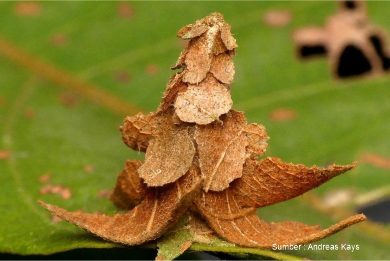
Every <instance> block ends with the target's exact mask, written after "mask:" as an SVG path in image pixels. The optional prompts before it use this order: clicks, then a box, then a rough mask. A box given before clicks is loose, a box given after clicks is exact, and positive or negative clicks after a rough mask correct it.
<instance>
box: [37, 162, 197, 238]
mask: <svg viewBox="0 0 390 261" xmlns="http://www.w3.org/2000/svg"><path fill="white" fill-rule="evenodd" d="M200 185H201V179H200V176H199V175H198V174H197V171H196V170H194V169H191V170H190V171H189V172H188V173H187V174H186V175H185V176H184V177H182V178H180V179H179V180H178V181H176V182H175V183H172V184H169V185H166V186H164V187H160V188H153V189H149V190H148V192H147V194H146V196H145V199H144V200H143V201H142V203H141V204H139V205H138V206H136V207H135V208H134V209H133V210H132V211H130V212H128V213H126V214H116V215H115V216H113V217H112V216H106V215H104V214H87V213H82V212H81V211H78V212H68V211H66V210H64V209H61V208H59V207H57V206H53V205H49V204H46V203H44V202H42V201H40V202H39V203H40V204H41V205H42V206H43V207H44V208H46V209H47V210H49V211H50V212H52V213H53V214H55V215H58V216H59V217H61V218H63V219H65V220H67V221H69V222H71V223H73V224H75V225H77V226H79V227H80V228H82V229H85V230H87V231H89V232H91V233H93V234H95V235H97V236H99V237H102V238H104V239H106V240H110V241H113V242H117V243H122V244H127V245H138V244H142V243H144V242H146V241H149V240H154V239H156V238H158V237H160V236H161V235H162V234H163V233H164V232H165V231H167V230H168V229H169V228H170V227H171V226H173V225H174V224H175V222H176V221H177V220H178V219H179V218H180V217H181V215H182V214H183V213H184V211H186V210H187V208H188V206H189V205H190V204H191V202H192V199H193V198H194V196H195V195H196V193H197V191H198V190H199V189H200Z"/></svg>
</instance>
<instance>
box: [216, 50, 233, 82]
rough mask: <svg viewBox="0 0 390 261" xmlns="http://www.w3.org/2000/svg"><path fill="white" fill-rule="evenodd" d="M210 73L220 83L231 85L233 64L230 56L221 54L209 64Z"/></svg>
mask: <svg viewBox="0 0 390 261" xmlns="http://www.w3.org/2000/svg"><path fill="white" fill-rule="evenodd" d="M210 72H211V73H212V74H213V75H214V77H215V78H217V79H218V80H219V81H220V82H222V83H226V84H231V83H232V81H233V78H234V73H235V71H234V63H233V59H232V57H231V55H230V54H228V53H221V54H219V55H217V56H215V57H214V59H213V61H212V62H211V67H210Z"/></svg>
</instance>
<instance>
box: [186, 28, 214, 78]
mask: <svg viewBox="0 0 390 261" xmlns="http://www.w3.org/2000/svg"><path fill="white" fill-rule="evenodd" d="M206 40H207V35H202V36H201V37H200V38H197V39H194V40H191V41H190V43H189V46H188V50H187V52H186V53H185V57H184V64H185V70H184V72H185V74H184V76H183V82H188V83H192V84H198V83H200V82H201V81H202V80H203V79H204V78H205V77H206V74H207V72H208V71H209V70H210V65H211V57H210V55H209V53H208V50H207V43H206ZM179 59H180V58H179ZM178 62H179V61H178Z"/></svg>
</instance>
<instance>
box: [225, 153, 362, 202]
mask: <svg viewBox="0 0 390 261" xmlns="http://www.w3.org/2000/svg"><path fill="white" fill-rule="evenodd" d="M356 164H357V162H354V163H352V164H349V165H345V166H341V165H331V166H329V167H328V168H319V167H316V166H313V167H310V168H308V167H306V166H304V165H302V164H297V165H294V164H292V163H284V162H282V161H281V160H280V159H278V158H273V157H268V158H265V159H263V160H261V161H259V162H257V161H254V160H247V161H246V163H245V165H244V170H243V175H242V178H241V179H239V180H237V181H236V182H234V184H232V186H231V189H232V191H234V193H235V195H236V197H235V200H236V201H237V202H238V204H240V205H242V206H246V207H256V208H258V207H263V206H268V205H272V204H275V203H278V202H282V201H285V200H288V199H291V198H294V197H296V196H299V195H301V194H303V193H305V192H307V191H309V190H311V189H313V188H316V187H318V186H319V185H321V184H323V183H325V182H327V181H328V180H330V179H332V178H334V177H336V176H338V175H340V174H341V173H344V172H346V171H348V170H351V169H352V168H354V167H355V166H356Z"/></svg>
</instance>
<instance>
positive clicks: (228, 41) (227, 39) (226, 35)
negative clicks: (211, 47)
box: [221, 23, 238, 50]
mask: <svg viewBox="0 0 390 261" xmlns="http://www.w3.org/2000/svg"><path fill="white" fill-rule="evenodd" d="M221 39H222V41H223V43H224V44H225V46H226V48H227V49H228V50H234V49H235V48H237V47H238V45H237V43H236V39H234V37H233V35H232V34H231V32H230V25H228V24H226V23H225V24H224V25H223V26H222V28H221Z"/></svg>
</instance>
